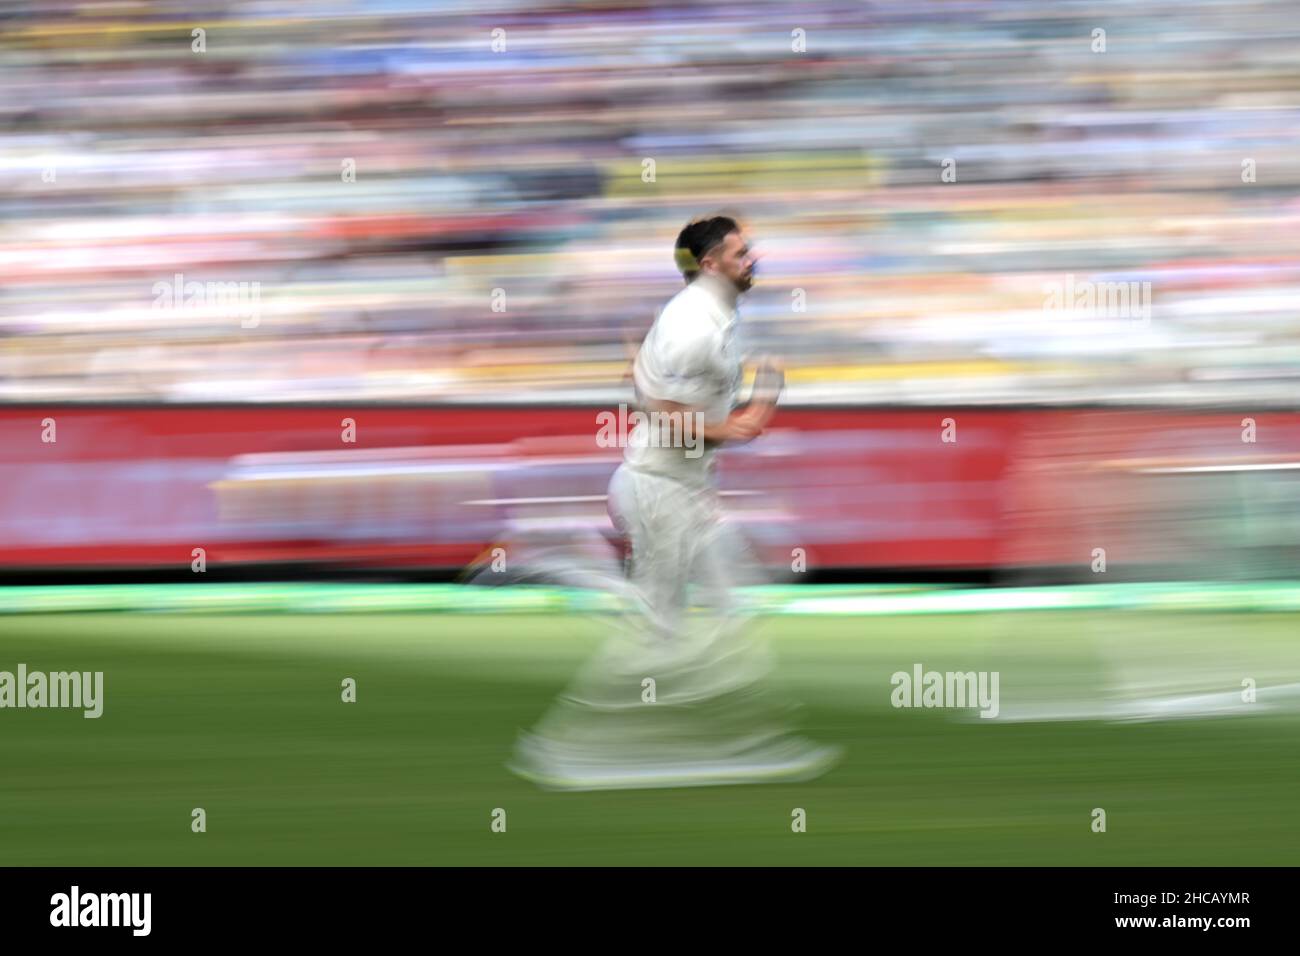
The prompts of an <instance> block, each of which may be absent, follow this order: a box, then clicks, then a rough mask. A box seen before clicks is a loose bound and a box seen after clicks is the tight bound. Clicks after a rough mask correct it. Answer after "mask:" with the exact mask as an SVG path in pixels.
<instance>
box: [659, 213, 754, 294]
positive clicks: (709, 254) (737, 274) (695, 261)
mask: <svg viewBox="0 0 1300 956" xmlns="http://www.w3.org/2000/svg"><path fill="white" fill-rule="evenodd" d="M676 258H677V268H678V269H680V270H681V273H682V275H683V276H685V277H686V281H687V282H693V281H694V280H695V278H696V277H697V276H700V275H706V274H709V275H716V276H718V277H719V278H721V279H726V280H727V281H729V282H730V283H731V284H732V285H734V286H735V287H736V291H737V292H746V291H748V290H749V288H750V286H752V285H753V284H754V265H755V264H756V263H757V261H758V260H757V259H756V258H755V256H754V254H753V252H752V250H750V248H749V242H748V240H747V239H746V238H745V234H744V232H743V231H742V230H741V228H740V226H739V225H737V224H736V220H734V219H731V218H730V217H728V216H713V217H711V218H707V219H697V220H695V221H693V222H691V223H689V224H688V225H687V226H686V228H685V229H683V230H682V231H681V232H680V233H678V235H677V247H676Z"/></svg>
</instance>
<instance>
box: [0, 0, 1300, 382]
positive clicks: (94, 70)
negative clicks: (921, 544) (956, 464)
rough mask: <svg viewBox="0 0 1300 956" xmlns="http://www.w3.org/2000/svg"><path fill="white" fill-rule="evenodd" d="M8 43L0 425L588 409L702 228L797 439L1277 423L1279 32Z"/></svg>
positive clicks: (80, 37)
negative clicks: (341, 404) (478, 407)
mask: <svg viewBox="0 0 1300 956" xmlns="http://www.w3.org/2000/svg"><path fill="white" fill-rule="evenodd" d="M0 10H2V11H3V12H2V13H0V183H2V185H3V189H2V190H0V401H10V402H13V401H41V400H93V401H108V400H143V401H158V402H185V401H212V400H248V401H281V400H291V401H302V400H336V399H344V400H385V401H389V400H397V401H408V400H409V401H418V402H425V401H469V402H520V401H523V402H545V401H599V402H604V401H618V400H620V399H621V398H623V397H625V396H627V395H628V394H629V393H630V386H629V384H628V380H627V373H628V361H629V358H630V355H631V352H632V350H633V349H635V347H636V344H637V343H638V342H639V340H640V338H641V337H642V336H643V335H644V333H645V330H646V328H647V327H648V326H649V324H650V322H651V321H652V320H653V318H654V315H655V311H656V309H657V308H659V307H660V306H662V304H663V303H664V302H665V301H666V300H667V299H668V298H669V297H670V296H671V295H672V294H673V293H675V292H676V290H677V289H678V288H679V287H680V284H681V279H680V277H679V276H678V275H677V273H676V271H675V269H674V265H673V255H672V244H673V240H674V238H675V236H676V234H677V231H678V230H679V229H680V228H681V226H682V225H683V224H684V223H685V222H686V221H687V220H689V219H690V218H692V217H694V216H696V215H699V214H702V213H707V212H717V211H721V212H728V213H731V214H733V215H736V216H737V217H739V218H740V219H741V220H743V222H744V223H745V225H746V227H747V228H748V229H749V231H750V233H751V236H752V239H753V242H754V246H755V248H756V249H757V251H758V252H759V253H760V255H761V256H762V260H761V262H760V265H759V275H758V282H757V284H756V286H755V289H754V290H753V292H751V293H750V294H749V295H748V296H746V297H745V298H744V299H743V300H742V303H741V316H742V329H743V334H744V336H745V345H746V346H747V347H748V348H749V349H750V350H752V351H754V352H773V353H778V354H781V355H783V356H784V357H785V359H786V363H787V366H788V367H789V373H788V380H789V399H790V400H792V401H796V402H807V403H822V402H835V403H839V402H903V403H911V402H918V403H926V402H975V403H982V402H988V403H1007V402H1060V401H1107V402H1111V401H1113V402H1130V401H1140V402H1145V401H1151V402H1170V403H1203V402H1231V403H1241V402H1267V403H1274V402H1286V403H1289V402H1293V401H1294V395H1295V388H1296V385H1297V376H1298V375H1300V308H1297V307H1298V306H1300V193H1298V192H1297V189H1298V188H1300V17H1297V16H1296V15H1295V14H1296V9H1295V6H1294V3H1293V2H1290V0H1259V2H1249V0H1246V2H1223V0H1200V2H1198V0H1178V2H1163V0H1127V2H1106V3H1098V2H1071V0H1061V2H1043V3H1021V2H1013V0H954V2H943V3H935V2H920V0H906V2H891V0H886V2H862V0H811V2H803V3H797V4H796V3H777V2H765V0H753V2H747V3H728V2H716V3H714V2H703V3H644V2H637V0H591V2H554V3H550V2H546V0H541V2H533V0H530V2H522V0H511V2H499V0H473V2H470V0H453V2H419V3H416V2H413V0H366V2H360V0H335V2H329V0H296V2H287V0H285V2H275V0H247V2H237V0H235V2H226V3H220V4H215V3H204V2H199V0H196V2H130V0H124V2H115V3H99V2H90V0H87V2H72V0H68V2H60V0H51V2H41V3H33V2H24V3H12V2H5V3H0ZM1107 284H1109V285H1107ZM1121 286H1122V288H1123V289H1124V290H1125V292H1126V293H1127V291H1128V290H1130V289H1131V290H1132V293H1133V298H1132V299H1131V300H1129V299H1128V298H1127V297H1126V298H1125V299H1123V300H1121V299H1119V298H1118V297H1114V296H1112V297H1111V298H1109V299H1108V298H1107V297H1106V296H1105V295H1104V294H1103V295H1100V296H1099V297H1098V298H1097V299H1095V300H1094V299H1091V298H1089V297H1086V296H1077V295H1076V291H1077V290H1080V289H1092V288H1096V289H1099V290H1103V291H1104V290H1105V289H1107V288H1111V289H1114V288H1118V287H1121Z"/></svg>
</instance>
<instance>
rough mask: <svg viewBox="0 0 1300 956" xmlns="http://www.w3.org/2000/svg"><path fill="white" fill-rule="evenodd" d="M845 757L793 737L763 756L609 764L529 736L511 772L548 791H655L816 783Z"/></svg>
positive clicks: (766, 750)
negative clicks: (567, 755)
mask: <svg viewBox="0 0 1300 956" xmlns="http://www.w3.org/2000/svg"><path fill="white" fill-rule="evenodd" d="M842 755H843V750H842V748H840V747H837V746H818V745H815V744H812V743H810V742H808V741H803V740H800V739H798V738H787V739H785V740H782V741H780V742H779V743H777V744H774V745H771V746H769V747H766V748H764V751H763V752H761V753H754V754H742V755H738V756H735V757H726V758H722V759H718V760H695V761H684V762H682V763H677V764H666V763H660V762H655V763H650V762H646V763H643V764H632V763H628V764H615V763H612V762H611V763H607V764H603V763H601V762H598V761H589V760H582V761H577V760H565V759H563V758H561V757H558V756H556V755H554V754H551V753H547V752H546V748H545V747H544V746H542V745H540V742H538V741H536V738H524V739H523V740H522V741H521V744H520V747H519V749H518V751H517V752H516V755H515V758H514V759H513V760H512V761H511V762H510V763H509V764H507V769H509V770H510V771H511V772H513V773H515V774H516V775H518V776H520V777H523V778H524V779H525V780H529V781H531V782H532V783H535V784H537V785H538V786H539V787H543V788H544V789H547V790H568V791H580V790H649V789H662V788H666V787H713V786H724V785H727V784H758V783H796V782H799V781H803V780H811V779H813V778H814V777H818V776H820V775H821V774H823V773H825V772H826V771H827V770H829V769H830V768H831V767H832V766H834V765H835V764H836V763H837V762H838V761H839V759H840V757H841V756H842Z"/></svg>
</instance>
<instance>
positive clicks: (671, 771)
mask: <svg viewBox="0 0 1300 956" xmlns="http://www.w3.org/2000/svg"><path fill="white" fill-rule="evenodd" d="M675 258H676V262H677V265H678V268H679V269H680V270H681V272H682V274H683V276H684V278H685V280H686V287H685V288H684V289H682V290H681V291H680V292H679V293H677V295H675V296H674V297H673V298H672V300H671V301H669V302H668V304H667V305H666V306H665V307H664V308H663V310H662V311H661V312H660V314H659V316H658V317H657V319H656V320H655V322H654V324H653V325H652V327H651V329H650V331H649V333H648V334H647V335H646V338H645V341H644V342H643V343H642V345H641V348H640V350H639V351H638V352H637V355H636V359H635V362H634V364H633V383H634V386H635V391H636V400H637V405H638V409H639V410H640V411H641V412H642V413H643V418H642V420H641V421H640V422H639V423H638V424H637V425H636V426H635V428H634V429H633V431H632V434H631V435H630V436H629V437H628V440H627V448H626V452H625V456H624V461H623V464H622V465H621V466H620V467H619V468H618V470H617V471H616V472H615V473H614V476H613V477H612V479H611V480H610V484H609V494H608V506H609V514H610V518H611V520H612V521H613V523H614V527H615V528H616V529H617V530H618V531H619V532H621V534H622V535H623V536H624V537H625V539H626V541H627V542H628V544H629V554H628V559H627V569H628V583H629V585H630V587H629V588H628V591H627V599H628V601H629V603H630V604H631V607H630V608H629V612H628V614H627V615H626V616H625V622H626V623H625V626H624V627H623V628H622V629H621V631H620V632H619V633H617V634H616V635H615V636H614V637H613V638H611V639H610V640H609V641H608V642H607V644H606V645H605V646H604V647H603V648H602V649H601V652H600V653H599V654H598V655H597V656H596V657H595V658H594V659H593V660H592V661H591V662H589V663H588V665H587V667H586V668H585V669H584V670H583V672H582V673H580V674H579V675H578V678H577V680H575V681H574V683H573V685H572V686H571V687H570V688H569V690H568V692H567V693H566V694H565V695H563V696H562V697H561V698H560V700H559V701H558V702H557V703H556V705H555V707H553V708H552V710H551V712H550V713H548V714H547V715H546V716H545V718H544V719H543V720H542V721H541V722H540V723H539V724H538V726H537V727H536V728H535V729H534V730H533V732H532V733H529V734H524V735H523V736H522V737H521V738H520V742H519V745H518V747H517V750H516V755H515V759H514V762H513V764H512V769H514V770H515V771H516V772H518V773H520V774H521V775H523V776H525V777H528V778H530V779H533V780H534V781H536V782H538V783H540V784H542V785H543V786H547V787H551V788H555V789H573V790H591V789H604V788H634V787H672V786H690V785H708V784H720V783H758V782H764V781H778V780H792V779H807V778H808V777H811V776H815V775H816V774H818V773H820V772H821V771H823V770H825V769H826V768H827V767H829V766H830V765H831V764H832V763H833V762H834V761H835V758H836V756H837V754H836V752H835V750H834V749H833V748H828V747H818V746H815V745H812V744H811V743H809V742H807V741H804V740H802V739H800V738H797V737H793V736H791V735H790V734H789V733H788V725H789V719H790V711H791V707H790V705H789V704H787V703H786V702H784V701H782V700H780V699H779V698H778V697H776V696H775V694H774V692H773V691H772V690H771V688H770V687H769V686H768V685H767V682H766V681H765V680H764V676H765V675H766V673H767V672H768V670H769V668H770V664H769V661H768V657H767V653H766V650H765V649H764V647H763V646H762V645H761V644H760V643H759V642H758V641H757V640H756V639H755V638H754V637H753V636H752V635H751V634H748V633H746V632H745V630H744V629H743V627H742V626H741V625H742V624H743V623H744V621H745V620H746V619H747V617H748V612H747V610H746V609H745V608H744V607H743V606H742V605H740V604H739V602H738V601H737V600H736V598H735V592H734V588H735V587H736V586H737V585H740V584H753V583H757V582H758V581H760V580H761V574H760V572H759V570H758V565H757V562H755V561H754V560H753V556H752V554H751V552H750V550H749V547H748V545H747V544H746V542H745V540H744V538H743V537H742V536H741V535H740V534H739V533H738V532H737V531H736V530H735V529H734V528H733V527H732V526H731V525H730V524H729V523H728V522H727V521H726V520H725V519H724V516H723V513H722V509H721V506H720V501H719V494H718V483H717V474H716V460H715V459H716V455H717V451H718V449H719V448H722V447H724V446H726V445H729V444H739V443H745V442H749V441H752V440H753V439H755V438H757V437H758V436H759V435H761V434H762V432H763V430H764V428H765V427H766V426H767V424H768V423H769V421H770V420H771V418H772V415H773V413H774V411H775V407H776V401H777V398H778V395H779V393H780V391H781V387H782V384H783V376H782V373H781V371H780V368H779V366H777V364H776V363H774V362H772V361H770V360H769V361H765V362H764V363H763V364H762V365H761V366H760V367H759V369H758V371H757V373H756V377H755V384H754V389H753V393H752V395H751V398H750V401H749V402H747V403H745V404H743V405H738V404H737V399H738V390H739V388H740V386H741V383H742V379H743V375H742V365H741V359H740V356H739V352H738V350H737V343H736V341H735V333H736V324H737V321H738V316H737V310H736V304H737V300H738V298H739V297H740V295H741V294H742V293H744V292H746V291H747V290H748V289H749V288H750V287H751V285H752V284H753V281H754V269H755V265H756V258H755V255H754V253H753V251H752V249H751V248H750V245H749V242H748V239H747V236H746V235H745V233H744V231H743V230H742V229H741V227H740V226H739V225H738V224H737V223H736V222H735V221H734V220H733V219H731V218H728V217H725V216H714V217H709V218H703V219H699V220H695V221H693V222H691V223H689V224H688V225H687V226H686V227H685V228H684V229H683V230H682V231H681V233H680V235H679V236H678V239H677V244H676V250H675ZM694 604H699V605H702V606H703V607H704V608H705V610H704V611H702V612H700V613H696V612H695V611H693V610H692V605H694Z"/></svg>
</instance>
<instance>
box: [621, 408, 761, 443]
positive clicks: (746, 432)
mask: <svg viewBox="0 0 1300 956" xmlns="http://www.w3.org/2000/svg"><path fill="white" fill-rule="evenodd" d="M765 407H766V408H767V412H766V414H764V413H763V412H764V408H765ZM644 410H645V411H647V412H677V413H679V414H681V415H683V416H686V415H694V414H696V413H697V412H698V413H700V414H703V410H702V409H699V408H696V407H694V406H692V405H683V404H681V403H680V402H667V401H656V402H647V403H646V406H645V409H644ZM773 410H774V408H773V407H771V406H762V407H760V406H754V405H752V404H751V405H750V406H748V407H746V408H737V409H736V410H734V411H733V412H732V413H731V414H730V415H728V416H727V417H726V418H725V419H724V420H723V421H721V422H716V423H714V424H712V425H709V424H706V425H705V426H704V427H703V429H701V437H702V438H703V439H704V443H705V444H706V445H723V444H727V443H732V444H743V443H744V442H747V441H751V440H753V439H755V438H757V437H758V436H759V435H760V434H762V432H763V427H764V426H765V425H766V424H767V421H768V419H770V418H771V411H773Z"/></svg>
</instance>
